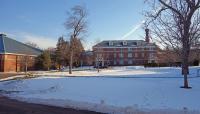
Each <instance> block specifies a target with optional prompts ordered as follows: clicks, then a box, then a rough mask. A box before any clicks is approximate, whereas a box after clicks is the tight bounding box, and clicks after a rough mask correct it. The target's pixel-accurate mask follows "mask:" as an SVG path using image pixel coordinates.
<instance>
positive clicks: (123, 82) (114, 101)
mask: <svg viewBox="0 0 200 114" xmlns="http://www.w3.org/2000/svg"><path fill="white" fill-rule="evenodd" d="M197 69H199V67H191V68H190V75H189V84H190V86H192V89H182V88H180V86H182V84H183V78H182V76H181V75H180V72H181V69H180V68H178V67H166V68H143V67H114V68H112V69H108V70H101V71H100V73H97V71H95V70H87V71H75V72H73V74H72V75H69V74H68V73H67V72H54V73H44V74H43V75H44V76H42V77H38V78H34V79H26V80H11V81H5V82H0V90H3V91H10V92H12V93H11V94H5V95H7V96H9V97H11V98H14V99H19V100H23V101H27V102H34V103H41V104H48V105H55V106H62V107H73V108H78V109H88V110H94V111H99V112H105V113H115V114H126V113H130V114H132V113H135V112H138V113H147V112H148V113H152V114H156V113H157V114H159V113H162V112H163V113H172V114H178V113H180V114H182V113H187V114H189V113H191V114H200V102H198V99H199V96H200V86H199V85H200V78H199V77H197Z"/></svg>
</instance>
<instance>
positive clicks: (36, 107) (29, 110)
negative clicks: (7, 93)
mask: <svg viewBox="0 0 200 114" xmlns="http://www.w3.org/2000/svg"><path fill="white" fill-rule="evenodd" d="M0 114H102V113H97V112H92V111H87V110H75V109H71V108H61V107H54V106H47V105H40V104H33V103H25V102H20V101H17V100H12V99H9V98H7V97H4V96H0Z"/></svg>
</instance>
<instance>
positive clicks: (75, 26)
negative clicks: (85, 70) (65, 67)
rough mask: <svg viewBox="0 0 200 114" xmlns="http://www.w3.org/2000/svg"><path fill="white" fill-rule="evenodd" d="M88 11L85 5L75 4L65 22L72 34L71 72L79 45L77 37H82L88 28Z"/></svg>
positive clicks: (70, 72)
mask: <svg viewBox="0 0 200 114" xmlns="http://www.w3.org/2000/svg"><path fill="white" fill-rule="evenodd" d="M86 20H87V11H86V9H85V8H84V7H83V6H79V5H77V6H74V7H73V8H72V9H71V11H70V12H69V13H68V18H67V20H66V22H65V27H66V29H67V30H68V31H69V35H70V44H69V45H70V58H69V60H70V62H69V74H72V67H73V58H74V55H75V52H74V51H75V50H76V48H77V47H78V46H77V45H76V40H77V39H82V38H83V35H84V34H85V33H86V29H87V21H86Z"/></svg>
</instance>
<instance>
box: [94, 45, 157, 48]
mask: <svg viewBox="0 0 200 114" xmlns="http://www.w3.org/2000/svg"><path fill="white" fill-rule="evenodd" d="M146 47H156V45H153V46H107V47H106V46H93V48H146Z"/></svg>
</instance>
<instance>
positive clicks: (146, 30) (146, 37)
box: [145, 28, 149, 43]
mask: <svg viewBox="0 0 200 114" xmlns="http://www.w3.org/2000/svg"><path fill="white" fill-rule="evenodd" d="M145 32H146V36H145V41H146V42H147V43H149V29H148V28H146V29H145Z"/></svg>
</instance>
